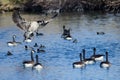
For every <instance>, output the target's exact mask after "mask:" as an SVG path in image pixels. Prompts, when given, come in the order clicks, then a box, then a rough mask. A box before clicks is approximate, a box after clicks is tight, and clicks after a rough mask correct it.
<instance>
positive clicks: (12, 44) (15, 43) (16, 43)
mask: <svg viewBox="0 0 120 80" xmlns="http://www.w3.org/2000/svg"><path fill="white" fill-rule="evenodd" d="M12 38H13V41H9V42H7V45H8V46H17V45H18V44H21V42H16V41H15V38H16V35H13V36H12Z"/></svg>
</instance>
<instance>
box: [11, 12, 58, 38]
mask: <svg viewBox="0 0 120 80" xmlns="http://www.w3.org/2000/svg"><path fill="white" fill-rule="evenodd" d="M57 15H58V13H55V15H53V16H52V17H51V19H49V20H46V21H45V20H38V21H27V20H26V19H24V18H22V17H21V16H20V13H19V11H18V10H14V11H13V14H12V19H13V22H14V23H15V24H16V25H17V26H18V27H19V28H20V29H22V30H23V31H24V32H25V33H24V38H25V39H28V38H30V39H31V37H33V36H34V32H37V31H38V29H39V28H42V27H44V26H46V25H47V24H48V23H49V22H50V21H52V20H53V18H55V17H56V16H57Z"/></svg>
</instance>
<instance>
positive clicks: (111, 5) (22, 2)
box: [0, 0, 120, 13]
mask: <svg viewBox="0 0 120 80" xmlns="http://www.w3.org/2000/svg"><path fill="white" fill-rule="evenodd" d="M9 1H11V2H10V3H9V4H8V3H7V4H4V5H3V4H2V3H1V2H0V10H5V11H9V10H12V9H13V8H15V7H19V8H20V9H22V10H25V11H31V12H36V11H37V12H42V11H43V10H51V9H52V10H58V9H59V10H60V11H61V12H64V11H79V12H81V11H98V10H100V11H106V12H113V13H119V12H120V0H18V2H16V0H9ZM21 6H22V7H21Z"/></svg>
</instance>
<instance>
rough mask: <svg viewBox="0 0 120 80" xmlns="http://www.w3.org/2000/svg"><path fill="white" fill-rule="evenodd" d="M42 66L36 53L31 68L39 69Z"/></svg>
mask: <svg viewBox="0 0 120 80" xmlns="http://www.w3.org/2000/svg"><path fill="white" fill-rule="evenodd" d="M42 68H43V66H42V64H41V63H39V61H38V55H36V63H35V64H34V65H33V67H32V69H36V70H41V69H42Z"/></svg>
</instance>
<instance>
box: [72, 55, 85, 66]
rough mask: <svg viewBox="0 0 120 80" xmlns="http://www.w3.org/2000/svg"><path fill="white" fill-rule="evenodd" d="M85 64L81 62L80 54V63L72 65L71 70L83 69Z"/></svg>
mask: <svg viewBox="0 0 120 80" xmlns="http://www.w3.org/2000/svg"><path fill="white" fill-rule="evenodd" d="M83 67H85V64H84V63H83V61H82V54H81V53H80V61H78V62H74V63H73V68H83Z"/></svg>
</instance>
